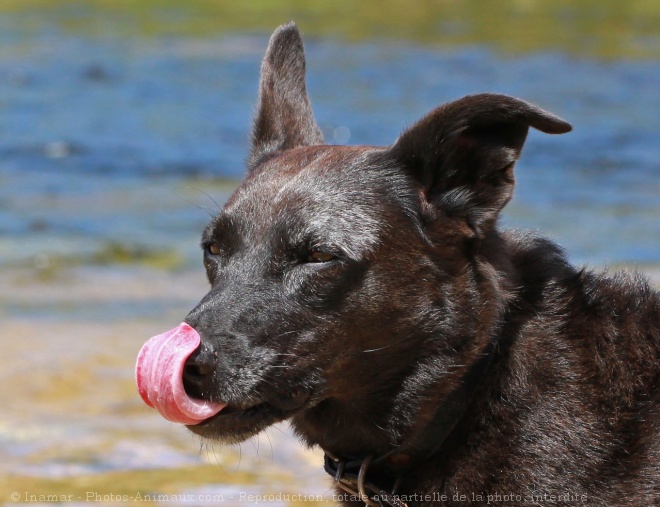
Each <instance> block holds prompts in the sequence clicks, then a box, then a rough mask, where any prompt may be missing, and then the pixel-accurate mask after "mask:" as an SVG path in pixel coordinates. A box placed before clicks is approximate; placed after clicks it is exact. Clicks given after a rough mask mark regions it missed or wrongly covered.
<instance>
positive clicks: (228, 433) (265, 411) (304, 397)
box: [188, 390, 312, 443]
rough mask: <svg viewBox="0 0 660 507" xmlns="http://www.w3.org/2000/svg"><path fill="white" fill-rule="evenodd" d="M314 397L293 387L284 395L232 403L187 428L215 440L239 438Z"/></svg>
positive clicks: (302, 406) (288, 414) (301, 407)
mask: <svg viewBox="0 0 660 507" xmlns="http://www.w3.org/2000/svg"><path fill="white" fill-rule="evenodd" d="M311 398H312V396H311V393H310V392H309V391H306V390H293V391H291V392H290V393H288V394H287V395H285V396H278V397H276V398H273V399H269V400H268V401H260V402H255V403H252V404H249V403H238V404H232V403H229V404H227V406H226V407H225V408H223V409H222V410H221V411H220V412H218V413H217V414H215V415H213V416H211V417H209V418H208V419H205V420H204V421H202V422H200V423H197V424H194V425H188V429H190V430H191V431H192V432H193V433H196V434H198V435H201V436H204V437H208V438H212V439H215V440H224V441H228V442H232V443H233V442H239V441H242V440H245V439H246V438H248V437H250V436H252V435H255V434H256V433H259V432H260V431H261V430H263V429H265V428H266V427H268V426H270V425H272V424H275V423H278V422H281V421H284V420H286V419H289V418H290V417H291V416H293V415H294V414H296V413H298V412H300V411H302V410H304V409H305V408H307V406H308V405H309V402H310V400H311Z"/></svg>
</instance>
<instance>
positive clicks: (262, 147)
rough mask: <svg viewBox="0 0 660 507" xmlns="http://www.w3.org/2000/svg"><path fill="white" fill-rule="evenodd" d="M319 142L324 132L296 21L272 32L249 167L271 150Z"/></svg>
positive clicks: (260, 84)
mask: <svg viewBox="0 0 660 507" xmlns="http://www.w3.org/2000/svg"><path fill="white" fill-rule="evenodd" d="M315 144H323V134H322V133H321V130H320V129H319V127H318V125H317V124H316V120H315V119H314V113H313V112H312V106H311V104H310V101H309V97H308V96H307V89H306V86H305V51H304V48H303V42H302V39H301V37H300V33H299V32H298V29H297V28H296V25H295V24H294V23H288V24H286V25H282V26H280V27H279V28H278V29H277V30H276V31H275V32H274V33H273V35H272V36H271V38H270V43H269V44H268V49H267V50H266V56H265V57H264V59H263V62H262V64H261V80H260V83H259V103H258V106H257V113H256V116H255V119H254V125H253V128H252V151H251V153H250V157H249V159H248V169H249V170H252V169H254V167H255V166H256V165H257V164H258V163H259V160H261V159H262V158H263V157H264V156H266V155H268V154H269V153H273V152H276V151H281V150H287V149H290V148H295V147H298V146H311V145H315Z"/></svg>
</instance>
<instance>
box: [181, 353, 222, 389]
mask: <svg viewBox="0 0 660 507" xmlns="http://www.w3.org/2000/svg"><path fill="white" fill-rule="evenodd" d="M217 364H218V354H217V352H215V351H214V350H213V349H212V348H211V347H209V346H207V345H205V344H204V343H202V344H201V345H200V346H199V347H198V348H197V349H196V350H195V351H194V352H193V353H192V354H191V355H190V357H189V358H188V359H187V360H186V362H185V364H184V366H183V388H184V389H185V391H186V394H187V395H188V396H190V397H191V398H197V399H202V400H204V399H208V398H209V394H210V393H212V392H213V380H214V377H215V375H214V373H215V371H216V366H217Z"/></svg>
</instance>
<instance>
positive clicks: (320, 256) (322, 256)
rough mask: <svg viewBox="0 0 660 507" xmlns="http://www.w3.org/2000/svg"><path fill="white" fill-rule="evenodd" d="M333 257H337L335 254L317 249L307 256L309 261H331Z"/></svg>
mask: <svg viewBox="0 0 660 507" xmlns="http://www.w3.org/2000/svg"><path fill="white" fill-rule="evenodd" d="M333 259H335V256H334V255H333V254H331V253H328V252H321V251H319V250H315V251H314V252H312V253H310V254H309V256H308V257H307V262H330V261H331V260H333Z"/></svg>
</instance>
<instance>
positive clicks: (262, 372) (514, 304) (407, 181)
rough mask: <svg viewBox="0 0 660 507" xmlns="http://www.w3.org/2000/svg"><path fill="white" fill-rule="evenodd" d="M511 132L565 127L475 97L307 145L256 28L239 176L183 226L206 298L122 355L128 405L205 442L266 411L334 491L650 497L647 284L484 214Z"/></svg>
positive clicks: (298, 63) (498, 182)
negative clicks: (400, 129) (134, 363)
mask: <svg viewBox="0 0 660 507" xmlns="http://www.w3.org/2000/svg"><path fill="white" fill-rule="evenodd" d="M529 127H534V128H536V129H538V130H541V131H543V132H546V133H549V134H561V133H565V132H568V131H569V130H570V129H571V127H570V125H568V124H567V123H566V122H564V121H563V120H561V119H560V118H558V117H556V116H554V115H552V114H550V113H547V112H546V111H543V110H542V109H539V108H538V107H535V106H533V105H530V104H528V103H526V102H523V101H521V100H518V99H514V98H511V97H507V96H503V95H492V94H483V95H474V96H468V97H465V98H462V99H460V100H457V101H455V102H452V103H449V104H445V105H442V106H440V107H439V108H437V109H435V110H434V111H432V112H431V113H429V114H428V115H427V116H426V117H424V118H423V119H422V120H421V121H419V122H418V123H417V124H416V125H414V126H412V127H411V128H410V129H408V130H406V131H405V132H404V133H403V134H402V135H401V136H400V137H399V139H398V140H397V141H396V142H395V143H394V144H393V145H391V146H387V147H371V146H350V147H349V146H346V147H339V146H327V145H324V144H323V138H322V135H321V132H320V130H319V128H318V126H317V124H316V121H315V120H314V117H313V114H312V110H311V106H310V102H309V99H308V97H307V93H306V89H305V61H304V54H303V46H302V41H301V39H300V35H299V33H298V31H297V29H296V28H295V26H294V25H292V24H290V25H286V26H283V27H281V28H279V29H278V30H277V31H276V32H275V34H274V35H273V37H272V39H271V41H270V45H269V47H268V50H267V53H266V56H265V59H264V61H263V66H262V74H261V83H260V97H259V107H258V111H257V115H256V120H255V124H254V131H253V144H252V152H251V154H250V157H249V162H248V170H249V175H248V177H247V178H246V180H245V181H244V182H243V183H242V185H241V186H240V187H239V188H238V189H237V190H236V192H235V193H234V194H233V196H232V197H231V198H230V199H229V201H228V202H227V204H226V206H225V207H224V209H223V211H222V213H220V214H219V215H218V216H217V217H216V218H215V219H214V220H213V221H212V222H211V224H210V225H209V226H208V228H207V229H206V231H205V232H204V235H203V239H202V244H203V248H204V264H205V266H206V270H207V273H208V278H209V281H210V283H211V287H212V288H211V291H210V292H209V293H208V294H207V295H206V297H205V298H204V299H203V300H202V301H201V303H200V304H199V305H198V306H197V308H195V309H194V310H193V311H192V312H191V313H190V314H189V315H188V317H187V318H186V324H182V326H180V327H179V328H177V329H176V330H174V331H173V332H170V333H169V334H166V335H161V336H159V337H156V338H158V340H160V341H158V340H156V341H157V343H156V342H153V343H152V345H149V347H147V346H145V349H151V350H154V349H155V348H157V349H158V354H153V353H152V352H150V351H149V350H147V351H146V352H144V353H142V354H141V359H140V361H139V362H138V380H139V382H141V392H142V393H143V396H144V397H145V400H147V402H148V403H150V404H153V405H154V406H156V405H158V406H157V408H159V410H161V412H162V413H163V414H164V415H165V416H166V417H168V418H171V419H172V420H177V421H180V422H185V423H187V424H190V426H189V427H190V429H191V430H193V431H194V432H195V433H198V434H200V435H203V436H205V437H209V438H212V439H217V440H221V441H227V442H237V441H241V440H243V439H245V438H247V437H250V436H252V435H254V434H256V433H257V432H259V431H261V430H263V429H264V428H266V427H268V426H269V425H271V424H273V423H276V422H278V421H282V420H285V419H290V420H291V424H292V426H293V428H294V429H295V431H296V433H297V434H298V435H299V436H300V437H301V438H302V439H303V440H304V441H305V442H307V443H308V444H309V445H312V446H320V447H321V448H322V449H323V450H325V452H326V463H325V468H326V471H328V472H329V473H331V474H332V475H333V476H335V478H336V480H337V482H338V486H340V487H341V488H342V489H345V490H346V491H348V492H349V493H346V494H345V496H344V500H346V502H347V503H350V502H351V501H352V500H353V501H357V500H358V499H361V500H362V501H364V502H366V503H369V504H370V505H379V504H380V503H382V504H391V505H403V503H408V504H434V505H449V504H452V505H456V504H466V503H474V504H487V503H490V504H497V503H499V504H501V505H580V504H581V505H590V506H594V505H598V506H615V505H635V506H650V505H660V390H659V389H658V380H659V378H660V297H659V295H658V294H657V293H656V292H654V291H653V290H652V289H651V288H650V287H649V285H648V284H647V283H646V282H645V281H644V280H643V279H642V278H641V277H639V276H636V275H623V274H617V275H613V276H607V275H601V274H594V273H592V272H590V271H587V270H583V269H582V270H578V269H575V268H573V267H571V266H570V265H569V264H568V263H567V261H566V260H565V258H564V256H563V254H562V252H561V250H560V248H558V247H557V246H555V245H554V244H553V243H551V242H549V241H547V240H544V239H541V238H538V237H535V236H533V235H529V234H517V233H510V232H505V231H500V230H499V229H498V228H497V219H498V216H499V214H500V211H501V210H502V208H503V206H504V205H505V204H506V203H507V202H508V201H509V199H510V198H511V194H512V190H513V185H514V177H513V166H514V163H515V161H516V160H517V159H518V157H519V155H520V152H521V149H522V147H523V144H524V142H525V138H526V135H527V131H528V129H529ZM173 336H174V337H175V338H172V337H173ZM200 336H201V345H200V346H199V347H198V344H199V340H200V338H199V337H200ZM189 338H190V339H189ZM171 340H180V342H181V343H183V342H186V344H187V345H185V346H183V347H182V349H181V350H184V349H186V347H187V350H186V352H185V353H184V354H183V355H181V356H177V355H176V354H178V353H177V352H172V351H171V350H174V349H175V348H176V347H174V346H173V345H172V341H171ZM177 343H179V342H177ZM193 350H194V353H192V355H190V357H189V358H188V359H187V360H186V358H187V357H188V355H189V354H190V352H192V351H193ZM159 354H160V355H159ZM163 354H165V355H168V354H169V355H170V356H171V357H170V359H172V361H170V363H172V364H174V367H173V368H172V369H168V368H170V367H169V366H162V367H161V365H160V364H159V361H162V355H163ZM152 356H153V357H152ZM156 356H158V357H159V358H156ZM161 370H162V372H163V373H162V376H163V377H168V378H166V379H165V380H166V381H167V382H169V381H171V384H172V386H174V387H172V388H171V394H172V397H171V399H170V398H168V399H164V398H163V399H161V398H158V396H164V395H163V394H162V390H161V392H160V394H158V396H156V395H154V394H153V392H156V391H158V389H153V385H152V384H153V382H160V380H158V379H156V380H153V378H154V375H153V374H152V372H156V377H158V373H159V371H161ZM144 371H149V372H150V374H149V375H150V377H149V378H150V379H151V380H140V378H141V375H142V376H144V375H145V374H144ZM169 376H172V378H171V379H170V378H169ZM181 376H183V381H181ZM144 378H146V377H144ZM150 382H151V383H152V384H150ZM181 386H182V387H181ZM167 389H170V388H166V387H165V388H163V390H165V391H167ZM177 389H178V391H177ZM183 390H185V393H184V392H183ZM152 391H153V392H152ZM177 397H178V398H177ZM156 398H158V399H156ZM174 398H177V399H178V400H179V401H172V400H173V399H174ZM149 400H150V401H149ZM204 400H206V401H207V402H208V403H205V402H204ZM186 404H192V405H191V406H193V408H189V407H188V408H185V407H184V408H181V413H185V414H188V415H189V416H190V417H191V418H192V419H186V418H185V417H188V415H186V416H185V417H183V416H178V415H172V414H173V412H172V411H170V409H172V410H175V411H176V410H178V409H179V408H180V407H182V406H184V405H186ZM173 407H174V408H173ZM177 407H179V408H177ZM186 407H187V405H186ZM199 407H202V408H199ZM207 409H208V411H206V410H207ZM177 413H178V412H177Z"/></svg>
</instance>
